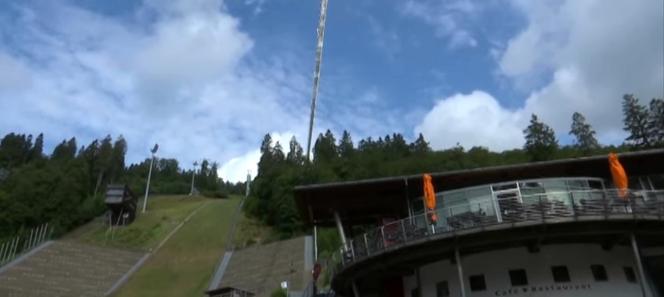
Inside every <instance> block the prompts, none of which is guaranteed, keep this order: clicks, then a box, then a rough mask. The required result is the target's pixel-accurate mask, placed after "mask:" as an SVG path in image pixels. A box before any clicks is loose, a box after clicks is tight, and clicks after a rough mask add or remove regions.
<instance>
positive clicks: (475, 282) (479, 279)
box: [469, 274, 486, 292]
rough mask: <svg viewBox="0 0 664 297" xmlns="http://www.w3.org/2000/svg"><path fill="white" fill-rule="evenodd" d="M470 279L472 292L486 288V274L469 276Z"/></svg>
mask: <svg viewBox="0 0 664 297" xmlns="http://www.w3.org/2000/svg"><path fill="white" fill-rule="evenodd" d="M469 280H470V291H471V292H477V291H484V290H486V282H485V280H484V274H478V275H471V276H470V277H469Z"/></svg>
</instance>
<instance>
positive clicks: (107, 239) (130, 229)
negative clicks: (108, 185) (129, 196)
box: [65, 196, 208, 250]
mask: <svg viewBox="0 0 664 297" xmlns="http://www.w3.org/2000/svg"><path fill="white" fill-rule="evenodd" d="M206 201H208V199H205V198H202V197H189V196H154V197H150V200H148V208H147V212H146V213H145V214H143V213H138V217H137V218H136V220H135V221H134V222H133V223H132V224H131V225H129V226H126V227H118V228H115V230H114V231H113V233H112V234H111V233H110V232H109V229H108V226H107V225H106V224H104V222H103V221H102V220H101V219H97V220H94V221H92V222H90V223H89V224H87V225H85V226H83V227H81V228H79V229H77V230H74V231H73V232H72V233H71V234H69V235H67V236H66V237H65V238H67V239H74V240H78V241H82V242H85V243H90V244H95V245H102V246H110V247H118V248H128V249H140V250H151V249H153V248H155V247H156V246H157V245H158V244H159V242H160V241H161V240H162V239H164V238H165V237H166V236H167V235H168V233H169V232H170V231H171V230H173V228H175V227H176V226H177V225H179V224H180V223H181V222H182V221H183V220H184V219H185V218H186V217H187V215H189V214H190V213H191V212H192V211H193V210H195V209H196V208H197V207H198V206H200V205H202V203H205V202H206ZM141 207H142V204H141V205H139V209H142V208H141Z"/></svg>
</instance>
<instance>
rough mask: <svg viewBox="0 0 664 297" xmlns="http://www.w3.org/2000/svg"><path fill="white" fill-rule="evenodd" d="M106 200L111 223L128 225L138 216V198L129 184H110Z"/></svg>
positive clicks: (107, 188)
mask: <svg viewBox="0 0 664 297" xmlns="http://www.w3.org/2000/svg"><path fill="white" fill-rule="evenodd" d="M104 202H105V203H106V207H108V219H109V224H110V225H115V226H124V225H128V224H131V223H132V222H133V221H134V219H135V218H136V205H137V202H138V199H136V195H134V193H133V192H132V191H131V190H130V189H129V187H128V186H127V185H108V186H107V187H106V198H105V200H104Z"/></svg>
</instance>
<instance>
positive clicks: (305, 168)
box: [245, 95, 664, 240]
mask: <svg viewBox="0 0 664 297" xmlns="http://www.w3.org/2000/svg"><path fill="white" fill-rule="evenodd" d="M622 110H623V126H624V127H623V129H624V130H625V131H626V132H627V133H626V134H627V137H626V139H625V141H624V143H622V144H620V145H618V146H615V145H602V144H600V143H599V142H598V140H597V138H596V132H595V130H594V129H593V128H592V126H591V125H590V124H589V123H588V122H587V121H586V119H585V117H584V116H583V115H582V114H580V113H578V112H577V113H574V114H573V115H572V117H571V125H570V130H569V132H568V133H569V134H570V135H571V136H572V138H573V139H574V142H573V143H572V144H569V145H560V144H559V142H558V139H557V138H556V133H555V131H553V129H552V128H551V127H550V126H548V125H547V124H546V123H543V122H542V121H540V120H539V118H538V117H537V115H534V114H533V115H532V117H531V119H530V123H529V125H528V126H527V127H524V130H523V135H524V139H525V144H524V146H523V148H520V149H513V150H506V151H503V152H493V151H490V150H489V149H487V148H485V147H472V148H464V147H462V146H459V145H457V146H455V147H452V148H448V149H445V150H439V151H434V150H432V149H431V147H430V146H429V143H428V142H427V141H426V139H425V137H424V136H423V135H421V134H420V135H418V137H417V138H416V139H415V140H414V141H412V142H407V141H406V140H405V139H404V137H403V135H401V134H398V133H394V134H391V135H386V136H384V137H379V138H378V139H373V138H371V137H368V138H365V139H361V140H360V141H359V142H357V144H355V143H354V142H353V139H352V137H351V134H350V133H349V132H348V131H343V133H342V135H341V137H340V139H339V140H337V138H336V137H335V135H334V134H333V133H332V132H331V131H329V130H328V131H326V132H325V133H324V134H320V135H318V138H317V139H316V141H315V144H314V146H313V152H312V155H313V160H311V161H308V160H307V159H306V156H305V155H304V152H303V149H302V147H301V146H300V144H299V143H298V141H297V140H296V139H295V138H292V139H291V140H290V142H289V143H288V148H284V147H283V146H282V145H281V144H280V143H279V142H274V143H273V141H272V138H271V136H270V135H269V134H267V135H265V137H264V138H263V141H262V144H261V149H260V150H261V158H260V161H259V163H258V175H257V176H256V178H255V179H254V181H253V184H252V187H251V197H250V199H248V200H247V203H246V208H245V212H246V213H247V214H248V215H250V216H253V217H255V218H257V219H259V220H261V221H262V222H264V223H265V224H268V225H271V226H274V227H275V229H276V230H277V231H278V232H280V233H281V237H283V238H287V237H289V236H292V235H293V234H296V233H298V232H303V231H304V230H303V226H302V224H301V220H300V218H299V216H298V214H297V211H296V209H295V205H294V199H293V187H294V186H295V185H302V184H311V183H320V182H331V181H346V180H358V179H366V178H375V177H385V176H395V175H408V174H419V173H423V172H440V171H447V170H457V169H470V168H478V167H486V166H496V165H508V164H517V163H525V162H534V161H546V160H554V159H564V158H573V157H581V156H589V155H598V154H608V153H609V152H624V151H633V150H643V149H652V148H661V147H664V100H662V99H652V100H651V101H650V104H649V105H647V106H646V105H642V104H641V103H640V102H639V99H638V98H636V97H635V96H633V95H625V96H624V97H623V101H622ZM322 239H324V238H321V240H322Z"/></svg>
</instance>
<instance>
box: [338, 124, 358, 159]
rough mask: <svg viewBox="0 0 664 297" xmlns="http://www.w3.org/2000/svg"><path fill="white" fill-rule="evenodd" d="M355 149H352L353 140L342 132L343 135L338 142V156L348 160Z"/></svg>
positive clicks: (348, 134) (345, 132) (346, 132)
mask: <svg viewBox="0 0 664 297" xmlns="http://www.w3.org/2000/svg"><path fill="white" fill-rule="evenodd" d="M354 152H355V148H354V147H353V139H352V138H351V137H350V133H349V132H348V131H346V130H344V133H343V134H342V135H341V140H340V141H339V156H340V157H341V158H344V159H349V158H350V157H352V156H353V153H354Z"/></svg>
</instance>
